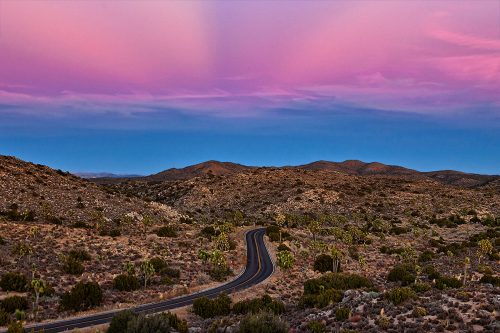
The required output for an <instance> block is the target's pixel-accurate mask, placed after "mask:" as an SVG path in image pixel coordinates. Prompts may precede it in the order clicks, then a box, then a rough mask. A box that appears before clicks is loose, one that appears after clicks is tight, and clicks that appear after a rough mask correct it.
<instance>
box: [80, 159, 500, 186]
mask: <svg viewBox="0 0 500 333" xmlns="http://www.w3.org/2000/svg"><path fill="white" fill-rule="evenodd" d="M258 168H259V167H255V166H246V165H242V164H237V163H231V162H219V161H207V162H203V163H199V164H195V165H191V166H187V167H185V168H179V169H177V168H172V169H168V170H165V171H161V172H159V173H157V174H153V175H150V176H146V177H140V176H116V175H114V176H104V177H101V178H99V176H96V175H95V174H94V177H84V176H82V177H84V178H92V179H93V180H95V181H96V182H97V183H102V184H106V183H118V182H120V181H121V180H124V179H130V178H133V177H134V179H135V180H139V181H141V180H143V181H159V182H161V181H178V180H188V179H192V178H195V177H204V176H210V175H213V176H228V175H233V174H237V173H241V172H245V171H249V170H255V169H258ZM268 169H293V170H310V171H332V172H339V173H343V174H349V175H356V176H374V175H381V176H395V177H396V176H397V177H406V178H411V179H432V180H435V181H438V182H440V183H443V184H447V185H454V186H459V187H465V188H473V187H478V186H483V185H487V184H489V183H490V182H493V181H499V180H500V176H498V175H480V174H473V173H465V172H460V171H453V170H443V171H430V172H421V171H417V170H413V169H409V168H405V167H402V166H397V165H387V164H383V163H379V162H363V161H359V160H346V161H344V162H330V161H316V162H312V163H309V164H304V165H298V166H284V167H279V168H276V167H269V168H268Z"/></svg>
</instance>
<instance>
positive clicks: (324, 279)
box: [304, 273, 373, 294]
mask: <svg viewBox="0 0 500 333" xmlns="http://www.w3.org/2000/svg"><path fill="white" fill-rule="evenodd" d="M372 287H373V283H372V282H371V281H370V280H369V279H367V278H366V277H364V276H361V275H357V274H347V273H345V274H344V273H327V274H324V275H323V276H321V277H319V278H316V279H310V280H307V281H306V282H304V294H318V293H319V292H320V291H322V290H326V289H338V290H348V289H359V288H372Z"/></svg>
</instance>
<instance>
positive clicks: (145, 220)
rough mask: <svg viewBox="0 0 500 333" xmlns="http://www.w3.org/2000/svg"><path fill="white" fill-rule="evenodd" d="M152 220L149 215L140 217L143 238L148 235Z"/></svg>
mask: <svg viewBox="0 0 500 333" xmlns="http://www.w3.org/2000/svg"><path fill="white" fill-rule="evenodd" d="M153 222H154V221H153V218H152V217H151V216H149V215H144V216H143V217H142V226H143V228H144V229H143V232H144V237H146V235H147V234H148V228H149V227H150V226H151V225H152V224H153Z"/></svg>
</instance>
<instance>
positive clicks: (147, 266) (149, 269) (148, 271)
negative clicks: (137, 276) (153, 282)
mask: <svg viewBox="0 0 500 333" xmlns="http://www.w3.org/2000/svg"><path fill="white" fill-rule="evenodd" d="M141 272H142V275H143V276H144V288H146V287H147V285H148V280H149V278H150V277H151V276H152V275H153V274H154V273H155V267H154V266H153V264H152V263H151V262H150V261H149V260H145V261H144V262H143V263H142V264H141Z"/></svg>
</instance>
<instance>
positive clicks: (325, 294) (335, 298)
mask: <svg viewBox="0 0 500 333" xmlns="http://www.w3.org/2000/svg"><path fill="white" fill-rule="evenodd" d="M343 297H344V292H343V291H341V290H337V289H324V290H321V291H320V292H318V293H317V294H305V295H303V296H302V297H301V298H300V301H299V306H300V307H302V308H311V307H316V308H324V307H325V306H328V305H330V304H333V303H338V302H340V301H341V300H342V298H343Z"/></svg>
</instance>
